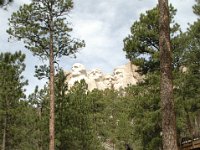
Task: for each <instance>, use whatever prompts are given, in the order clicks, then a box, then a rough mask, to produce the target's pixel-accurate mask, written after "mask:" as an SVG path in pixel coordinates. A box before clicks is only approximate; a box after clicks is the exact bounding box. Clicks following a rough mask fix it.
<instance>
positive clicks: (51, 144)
mask: <svg viewBox="0 0 200 150" xmlns="http://www.w3.org/2000/svg"><path fill="white" fill-rule="evenodd" d="M52 5H53V4H52V3H51V8H50V9H52ZM50 13H52V11H50ZM50 22H51V23H50V31H49V33H50V45H49V49H50V58H49V66H50V120H49V134H50V142H49V150H55V93H54V70H55V69H54V53H53V51H54V50H53V16H52V14H50Z"/></svg>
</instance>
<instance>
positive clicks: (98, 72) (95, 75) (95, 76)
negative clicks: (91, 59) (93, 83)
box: [89, 69, 103, 80]
mask: <svg viewBox="0 0 200 150" xmlns="http://www.w3.org/2000/svg"><path fill="white" fill-rule="evenodd" d="M102 76H103V73H102V72H101V70H99V69H93V70H92V71H90V73H89V78H91V79H94V80H101V79H102Z"/></svg>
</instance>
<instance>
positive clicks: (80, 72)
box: [67, 63, 97, 90]
mask: <svg viewBox="0 0 200 150" xmlns="http://www.w3.org/2000/svg"><path fill="white" fill-rule="evenodd" d="M81 80H85V82H86V83H87V84H88V90H93V89H95V88H97V87H96V84H95V81H94V80H92V79H89V78H88V77H87V72H86V69H85V66H84V65H83V64H80V63H75V64H74V65H73V66H72V68H71V74H70V78H69V80H68V81H67V82H68V87H69V89H70V88H71V87H72V86H73V85H74V83H75V82H76V81H78V82H80V81H81Z"/></svg>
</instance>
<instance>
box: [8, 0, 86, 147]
mask: <svg viewBox="0 0 200 150" xmlns="http://www.w3.org/2000/svg"><path fill="white" fill-rule="evenodd" d="M72 8H73V2H72V0H67V1H63V0H48V1H46V0H45V1H41V0H33V1H32V3H31V4H29V5H26V4H25V5H23V6H21V7H20V8H19V10H18V11H17V12H14V13H13V14H12V16H11V18H10V19H9V25H10V28H9V29H8V33H9V34H10V35H11V36H12V37H15V38H17V39H18V40H23V41H24V43H25V47H26V48H27V49H29V50H30V51H32V52H33V54H34V55H37V56H40V57H41V58H43V59H47V60H49V67H50V80H49V85H50V86H49V89H50V121H49V130H50V145H49V149H50V150H54V148H55V142H54V139H55V130H54V128H55V127H54V126H55V125H54V124H55V114H54V107H55V106H54V105H55V93H54V72H55V69H54V63H55V62H56V61H57V59H58V58H60V57H62V56H69V55H71V54H74V53H76V52H77V50H78V49H79V48H81V47H83V46H84V42H83V41H80V40H77V39H74V38H72V37H71V36H70V34H69V33H70V32H71V31H72V28H70V26H69V22H67V21H66V16H67V15H68V14H69V12H70V10H71V9H72Z"/></svg>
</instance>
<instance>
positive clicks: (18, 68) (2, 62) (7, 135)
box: [0, 52, 27, 150]
mask: <svg viewBox="0 0 200 150" xmlns="http://www.w3.org/2000/svg"><path fill="white" fill-rule="evenodd" d="M24 59H25V55H24V54H22V53H21V52H15V53H14V54H11V53H9V52H7V53H1V54H0V72H1V75H0V85H1V86H0V118H1V119H0V120H1V125H0V126H1V129H2V131H3V133H1V137H0V139H1V140H2V145H1V147H2V148H1V149H2V150H5V149H8V150H9V149H15V148H17V146H19V145H20V143H19V142H18V143H17V140H19V139H18V138H19V132H18V131H19V130H20V129H19V128H20V118H21V117H19V118H18V113H20V111H19V110H20V109H19V108H20V101H21V100H22V99H23V98H24V97H25V95H24V90H23V87H24V86H25V85H26V84H27V81H25V80H24V77H23V76H22V72H23V71H24V69H25V64H24ZM18 126H19V127H18ZM20 140H22V139H20Z"/></svg>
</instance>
